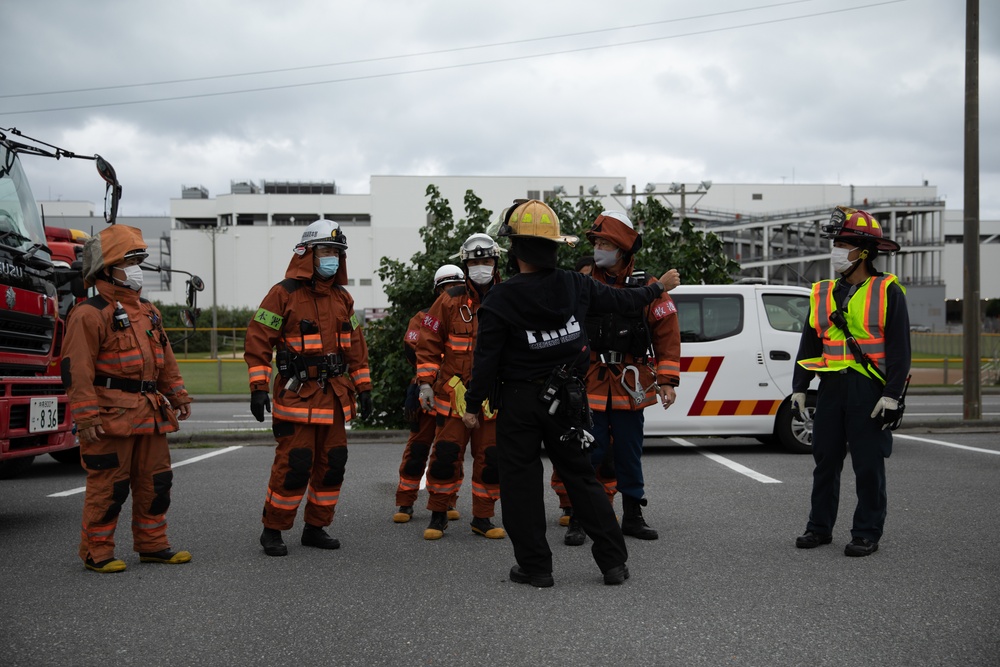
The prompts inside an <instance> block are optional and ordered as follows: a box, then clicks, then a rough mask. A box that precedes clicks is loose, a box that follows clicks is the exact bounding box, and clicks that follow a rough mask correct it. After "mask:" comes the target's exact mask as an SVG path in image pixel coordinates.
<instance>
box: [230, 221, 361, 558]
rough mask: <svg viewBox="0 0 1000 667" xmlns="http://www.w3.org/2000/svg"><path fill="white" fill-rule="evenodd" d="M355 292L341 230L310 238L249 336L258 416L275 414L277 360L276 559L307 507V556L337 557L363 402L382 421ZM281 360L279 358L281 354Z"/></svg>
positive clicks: (268, 538)
mask: <svg viewBox="0 0 1000 667" xmlns="http://www.w3.org/2000/svg"><path fill="white" fill-rule="evenodd" d="M346 284H347V237H345V236H344V233H343V232H342V231H341V230H340V225H339V224H338V223H336V222H335V221H333V220H326V219H323V218H321V219H319V220H317V221H315V222H313V223H311V224H310V225H309V226H307V227H306V228H305V229H304V230H303V232H302V238H301V239H300V241H299V243H298V245H296V246H295V249H294V251H293V255H292V258H291V260H290V261H289V262H288V268H287V269H286V271H285V279H284V280H282V281H281V282H280V283H278V284H277V285H274V286H273V287H272V288H271V289H270V291H268V293H267V295H266V296H265V297H264V300H263V301H261V303H260V307H259V308H258V309H257V313H256V314H255V315H254V317H253V319H252V320H251V321H250V324H249V325H248V326H247V333H246V343H245V346H244V347H245V352H244V354H243V359H244V361H246V363H247V367H248V371H249V377H250V390H251V391H250V411H251V412H252V413H253V416H254V418H256V419H257V421H259V422H262V421H264V411H265V410H267V411H268V412H270V411H271V400H270V396H269V394H268V390H269V389H270V388H271V368H272V367H271V360H272V358H274V359H275V360H276V362H277V368H278V374H277V375H276V376H275V378H274V419H273V420H272V424H271V432H272V433H273V434H274V437H275V439H276V440H277V447H276V448H275V451H274V462H273V464H272V465H271V476H270V479H269V480H268V484H267V495H266V496H265V499H264V513H263V518H262V519H261V521H262V522H263V524H264V529H263V531H262V532H261V536H260V544H261V546H262V547H263V548H264V553H265V554H267V555H268V556H286V555H287V554H288V548H287V547H286V546H285V543H284V541H283V540H282V537H281V531H283V530H290V529H291V527H292V524H293V523H294V522H295V515H296V513H297V512H298V508H299V505H300V504H301V503H302V500H303V498H304V499H305V501H306V506H305V510H304V512H303V519H304V520H305V527H304V528H303V530H302V538H301V543H302V545H303V546H308V547H316V548H318V549H337V548H339V547H340V540H338V539H336V538H334V537H331V536H330V535H329V534H328V533H327V532H326V530H325V528H326V527H327V526H329V525H330V524H331V523H332V522H333V516H334V513H335V511H336V509H337V503H338V501H339V499H340V489H341V486H342V485H343V483H344V471H345V470H346V468H347V431H346V427H347V422H349V421H350V420H351V419H353V418H354V416H355V402H356V403H357V409H358V411H360V413H361V418H362V419H366V418H367V417H368V416H369V415H370V414H371V411H372V400H371V388H372V384H371V377H370V374H369V371H368V345H367V343H366V342H365V337H364V332H363V329H362V327H361V323H360V321H359V320H358V316H357V315H356V314H355V312H354V299H353V298H352V297H351V295H350V294H349V293H348V292H347V290H346V289H345V288H344V285H346ZM275 350H277V352H275Z"/></svg>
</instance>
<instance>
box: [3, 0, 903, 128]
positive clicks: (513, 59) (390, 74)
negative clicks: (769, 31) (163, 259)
mask: <svg viewBox="0 0 1000 667" xmlns="http://www.w3.org/2000/svg"><path fill="white" fill-rule="evenodd" d="M810 1H812V0H796V2H810ZM900 2H907V0H886V1H885V2H876V3H870V4H867V5H858V6H855V7H846V8H842V9H832V10H829V11H825V12H816V13H814V14H803V15H801V16H791V17H785V18H779V19H770V20H767V21H758V22H755V23H744V24H741V25H736V26H728V27H725V28H710V29H706V30H698V31H694V32H687V33H681V34H677V35H666V36H662V37H649V38H646V39H637V40H631V41H626V42H618V43H615V44H600V45H592V46H583V47H579V48H575V49H563V50H558V51H548V52H545V53H535V54H530V55H521V56H509V57H505V58H495V59H491V60H480V61H476V62H468V63H457V64H453V65H439V66H436V67H425V68H418V69H410V70H401V71H397V72H384V73H382V74H364V75H358V76H352V77H343V78H339V79H327V80H324V81H309V82H305V83H289V84H282V85H276V86H262V87H259V88H244V89H240V90H228V91H219V92H212V93H193V94H190V95H174V96H170V97H158V98H150V99H144V100H128V101H122V102H101V103H98V104H80V105H74V106H65V107H49V108H41V109H25V110H21V111H6V112H0V115H13V114H29V113H50V112H54V111H78V110H82V109H101V108H108V107H120V106H133V105H137V104H153V103H157V102H176V101H182V100H192V99H202V98H209V97H223V96H227V95H243V94H247V93H261V92H269V91H275V90H289V89H293V88H307V87H312V86H324V85H330V84H336V83H350V82H354V81H367V80H372V79H384V78H389V77H396V76H405V75H409V74H424V73H428V72H442V71H447V70H452V69H460V68H464V67H478V66H481V65H494V64H497V63H504V62H516V61H519V60H530V59H535V58H547V57H549V56H557V55H566V54H569V53H582V52H585V51H597V50H602V49H612V48H618V47H621V46H633V45H636V44H646V43H650V42H658V41H664V40H668V39H680V38H682V37H695V36H699V35H708V34H713V33H719V32H728V31H732V30H741V29H744V28H755V27H759V26H764V25H773V24H775V23H787V22H789V21H798V20H802V19H808V18H816V17H818V16H829V15H831V14H841V13H845V12H852V11H857V10H860V9H870V8H872V7H880V6H883V5H893V4H897V3H900ZM784 4H795V3H794V2H790V3H784ZM775 6H777V5H775ZM736 11H738V10H736ZM730 13H731V12H730ZM672 20H673V21H677V20H682V19H672ZM643 25H652V24H643ZM616 29H618V28H612V29H611V30H616ZM591 32H601V31H591ZM578 34H585V33H578ZM541 39H551V38H533V39H531V40H522V41H538V40H541ZM509 43H510V44H515V43H517V42H509ZM472 48H485V47H458V48H456V49H451V50H450V51H458V50H468V49H472ZM445 52H447V51H438V52H429V53H445ZM402 57H405V56H386V57H383V58H374V59H370V60H367V61H356V62H373V61H376V60H388V59H392V58H402ZM344 64H347V63H344ZM329 66H330V65H312V66H307V67H302V68H293V69H309V68H315V67H329ZM273 71H274V72H280V71H290V70H273ZM261 73H267V72H261ZM232 76H249V75H220V76H219V77H207V78H209V79H211V78H224V77H232ZM195 80H203V79H190V80H188V81H195ZM140 85H153V84H131V85H129V86H122V87H135V86H140ZM87 90H101V89H87ZM66 92H83V91H66ZM39 94H41V93H39ZM45 94H49V93H45ZM52 94H54V93H52Z"/></svg>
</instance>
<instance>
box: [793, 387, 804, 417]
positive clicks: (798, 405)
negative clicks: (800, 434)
mask: <svg viewBox="0 0 1000 667" xmlns="http://www.w3.org/2000/svg"><path fill="white" fill-rule="evenodd" d="M789 403H791V406H792V413H793V414H795V413H798V415H799V418H800V419H805V417H806V393H805V392H804V391H797V392H795V393H794V394H792V398H791V399H790V400H789Z"/></svg>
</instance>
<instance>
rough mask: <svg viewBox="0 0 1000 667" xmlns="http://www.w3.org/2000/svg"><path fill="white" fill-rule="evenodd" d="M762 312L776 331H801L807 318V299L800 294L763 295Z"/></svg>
mask: <svg viewBox="0 0 1000 667" xmlns="http://www.w3.org/2000/svg"><path fill="white" fill-rule="evenodd" d="M762 300H763V302H764V312H765V313H767V321H768V323H769V324H770V325H771V327H772V328H774V329H777V330H778V331H794V332H800V331H802V327H803V326H805V323H806V318H807V317H808V316H809V297H808V296H803V295H802V294H764V295H762Z"/></svg>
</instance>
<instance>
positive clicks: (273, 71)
mask: <svg viewBox="0 0 1000 667" xmlns="http://www.w3.org/2000/svg"><path fill="white" fill-rule="evenodd" d="M804 2H816V0H791V1H790V2H779V3H775V4H771V5H761V6H758V7H747V8H744V9H732V10H728V11H724V12H715V13H713V14H701V15H698V16H686V17H684V18H679V19H665V20H663V21H651V22H649V23H636V24H633V25H624V26H617V27H614V28H599V29H597V30H585V31H581V32H570V33H565V34H562V35H549V36H546V37H528V38H525V39H518V40H512V41H508V42H494V43H492V44H477V45H473V46H457V47H453V48H450V49H439V50H436V51H420V52H417V53H406V54H398V55H394V56H379V57H375V58H363V59H360V60H344V61H341V62H336V63H326V64H323V65H301V66H298V67H284V68H281V69H266V70H258V71H256V72H241V73H235V74H215V75H211V76H199V77H192V78H187V79H167V80H164V81H148V82H146V83H124V84H118V85H113V86H97V87H93V88H74V89H67V90H49V91H44V92H39V93H10V94H7V95H0V99H10V98H15V97H42V96H45V95H68V94H73V93H93V92H99V91H106V90H122V89H126V88H142V87H149V86H166V85H174V84H178V83H195V82H200V81H218V80H220V79H233V78H239V77H247V76H260V75H265V74H284V73H288V72H303V71H306V70H312V69H323V68H327V67H343V66H345V65H363V64H368V63H376V62H384V61H387V60H402V59H404V58H419V57H423V56H436V55H442V54H445V53H459V52H462V51H473V50H477V49H490V48H495V47H498V46H513V45H515V44H529V43H531V42H542V41H547V40H553V39H565V38H567V37H582V36H585V35H595V34H599V33H604V32H615V31H618V30H633V29H635V28H648V27H650V26H655V25H663V24H667V23H680V22H683V21H695V20H698V19H705V18H714V17H717V16H725V15H727V14H738V13H741V12H751V11H759V10H761V9H773V8H774V7H783V6H786V5H798V4H802V3H804Z"/></svg>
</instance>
